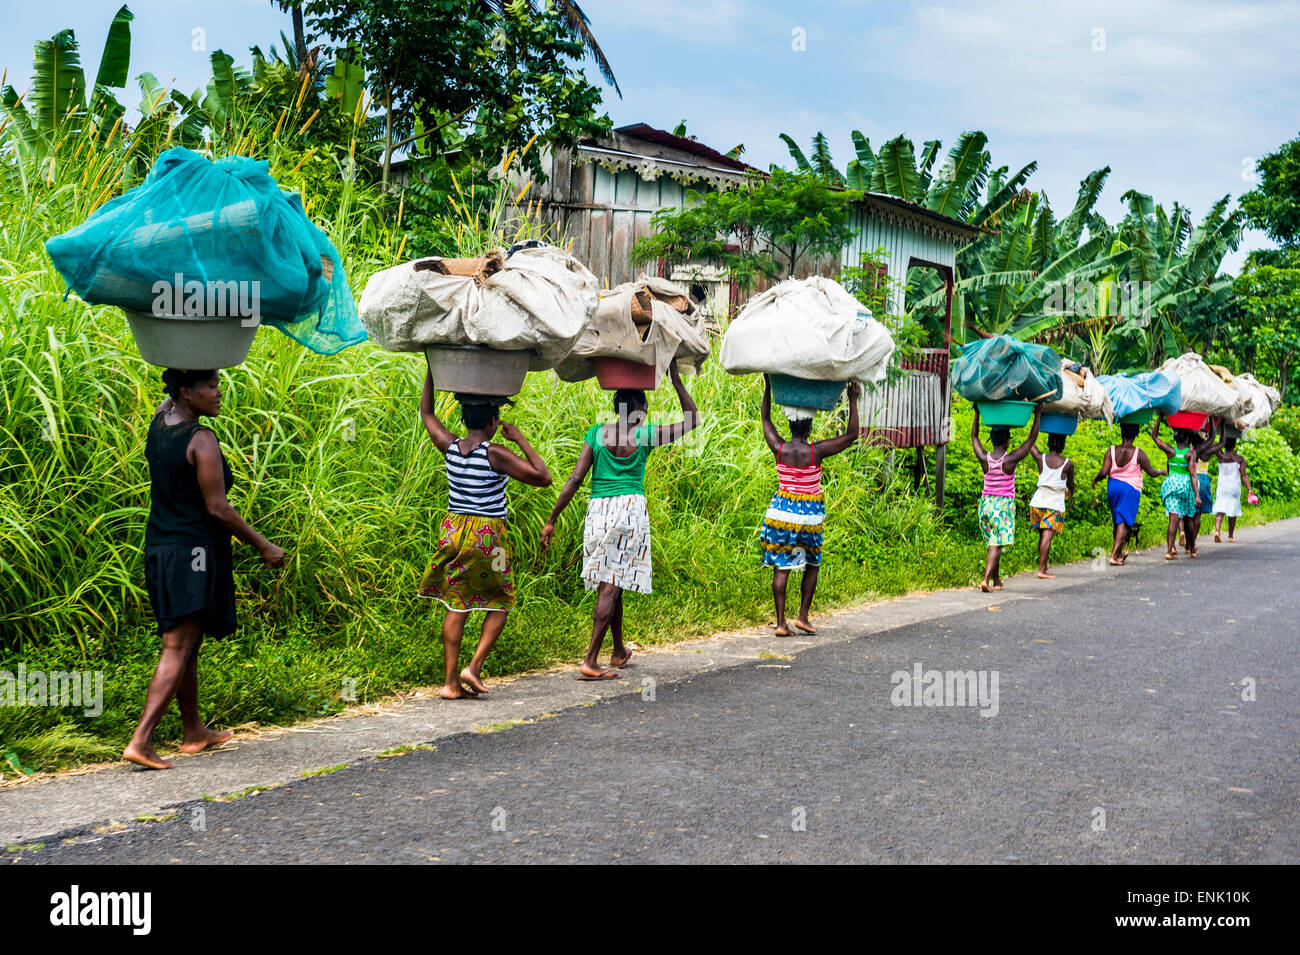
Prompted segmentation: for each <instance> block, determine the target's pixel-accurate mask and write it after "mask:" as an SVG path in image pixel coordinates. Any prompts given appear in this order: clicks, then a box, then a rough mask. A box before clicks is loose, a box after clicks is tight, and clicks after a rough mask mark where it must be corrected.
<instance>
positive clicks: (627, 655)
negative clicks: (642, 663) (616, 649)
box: [609, 645, 634, 670]
mask: <svg viewBox="0 0 1300 955" xmlns="http://www.w3.org/2000/svg"><path fill="white" fill-rule="evenodd" d="M633 649H634V648H633V647H632V646H630V645H628V646H624V647H623V655H622V656H621V657H620V656H617V655H615V654H613V653H611V654H610V655H609V665H610V666H612V667H618V668H619V669H620V670H621V669H623V668H624V667H625V666H627V661H628V660H631V659H632V650H633Z"/></svg>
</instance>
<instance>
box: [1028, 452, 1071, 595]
mask: <svg viewBox="0 0 1300 955" xmlns="http://www.w3.org/2000/svg"><path fill="white" fill-rule="evenodd" d="M1029 453H1030V454H1032V455H1033V456H1034V463H1035V464H1037V465H1038V487H1037V488H1035V489H1034V496H1033V497H1032V498H1030V500H1029V526H1030V527H1032V528H1035V529H1036V530H1037V531H1038V571H1037V576H1039V577H1041V578H1042V579H1044V580H1055V579H1056V575H1055V574H1052V573H1049V572H1048V570H1047V558H1048V557H1049V556H1050V554H1051V552H1052V537H1053V536H1054V535H1056V534H1059V533H1060V532H1061V531H1063V530H1065V499H1066V498H1067V497H1071V496H1073V495H1074V462H1073V461H1071V460H1070V459H1069V458H1067V457H1065V435H1063V434H1049V435H1048V436H1047V453H1046V454H1043V453H1042V452H1040V451H1039V450H1038V446H1037V445H1034V446H1032V447H1031V448H1030V449H1029Z"/></svg>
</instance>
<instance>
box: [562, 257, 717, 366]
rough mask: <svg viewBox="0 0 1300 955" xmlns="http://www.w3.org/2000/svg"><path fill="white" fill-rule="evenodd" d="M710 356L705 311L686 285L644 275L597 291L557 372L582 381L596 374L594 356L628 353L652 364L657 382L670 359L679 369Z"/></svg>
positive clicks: (623, 356) (703, 360)
mask: <svg viewBox="0 0 1300 955" xmlns="http://www.w3.org/2000/svg"><path fill="white" fill-rule="evenodd" d="M647 315H648V316H649V323H648V325H647V324H645V322H646V316H647ZM638 322H641V323H642V324H641V325H640V327H638ZM708 357H709V333H708V330H707V329H706V328H705V327H704V315H703V314H702V313H701V312H700V310H699V309H697V308H696V307H695V306H694V304H692V302H691V299H690V294H689V293H688V292H687V291H686V289H684V288H682V287H681V286H679V285H675V284H673V283H672V282H669V281H668V280H667V279H661V278H658V277H657V276H646V275H642V276H639V277H638V278H637V279H636V280H634V281H632V282H624V283H623V284H622V285H618V286H615V287H614V288H612V289H607V290H605V291H603V292H601V293H600V302H599V304H598V305H597V307H596V312H595V314H594V315H593V316H592V319H591V321H590V322H589V323H588V325H587V327H586V328H585V329H584V330H583V332H582V334H581V335H580V336H579V337H578V339H577V341H575V342H574V345H573V350H572V351H571V352H570V353H569V355H568V356H567V357H566V358H565V359H564V361H562V362H560V363H559V365H557V367H556V369H555V373H556V374H557V375H559V376H560V378H562V379H564V380H565V381H581V380H583V379H584V378H590V377H592V376H593V375H594V374H595V373H596V372H595V370H594V369H593V368H592V365H591V359H592V358H626V359H628V360H629V361H635V362H639V363H640V364H643V365H654V366H655V380H656V381H659V380H661V379H662V378H663V376H664V375H665V374H667V372H668V365H669V363H670V362H672V361H673V360H674V359H676V361H677V363H678V367H679V368H682V369H683V370H688V371H696V372H698V371H699V370H700V368H701V367H702V366H703V364H704V362H705V360H706V359H707V358H708Z"/></svg>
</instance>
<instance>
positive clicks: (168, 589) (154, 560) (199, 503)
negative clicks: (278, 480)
mask: <svg viewBox="0 0 1300 955" xmlns="http://www.w3.org/2000/svg"><path fill="white" fill-rule="evenodd" d="M163 383H164V385H165V386H166V390H167V394H168V396H169V397H168V398H167V400H166V401H164V402H163V403H162V404H161V405H160V406H159V408H158V411H157V412H156V413H155V414H154V418H153V421H152V422H151V423H150V425H149V436H148V437H147V438H146V439H145V446H144V448H145V450H144V454H145V459H146V460H147V461H148V462H149V485H150V505H149V523H148V525H147V526H146V528H145V534H144V569H145V583H146V586H147V587H148V590H149V602H150V603H151V604H152V605H153V612H154V617H155V618H157V621H158V634H159V636H161V637H162V656H161V658H160V659H159V661H158V666H157V668H156V669H155V670H154V675H153V679H152V680H150V681H149V692H148V695H147V696H146V698H145V705H144V714H143V715H142V716H141V718H140V725H139V726H137V727H136V729H135V733H134V735H132V737H131V742H130V743H128V744H127V747H126V750H125V751H124V752H123V753H122V756H123V758H125V759H128V760H130V761H131V762H133V763H139V764H140V765H141V766H146V767H148V768H150V769H170V768H171V763H169V762H167V761H166V760H164V759H161V758H159V756H158V754H157V753H156V752H154V749H153V732H154V729H155V728H156V727H157V726H158V722H159V720H161V719H162V716H163V714H164V713H165V712H166V711H167V707H168V706H169V705H170V703H171V701H172V697H175V698H176V703H177V705H178V706H179V707H180V711H181V722H182V724H183V726H184V734H183V736H182V739H181V750H182V752H186V753H197V752H199V751H201V750H203V749H206V748H207V747H209V746H213V745H219V744H221V743H224V742H225V741H226V740H228V739H230V736H231V734H230V733H229V732H216V731H213V730H210V729H208V728H207V727H206V726H205V725H203V720H202V719H201V718H200V717H199V706H198V659H199V645H200V644H201V643H202V642H203V635H204V634H210V635H212V636H216V637H221V636H225V635H227V634H230V633H233V632H234V630H235V578H234V573H233V570H232V563H231V549H230V535H231V534H235V535H237V536H238V537H239V538H240V540H243V541H245V542H247V543H249V544H252V545H253V546H254V547H256V548H257V549H258V550H259V551H260V552H261V554H262V559H263V560H264V561H265V562H266V566H268V567H280V566H283V564H284V551H283V550H281V549H280V548H279V547H276V546H275V545H274V544H272V543H271V542H269V541H268V540H267V539H266V538H265V537H263V536H262V535H261V534H259V533H257V531H255V530H253V528H252V527H250V526H249V525H248V524H247V523H246V522H245V521H244V519H243V518H242V517H240V516H239V514H238V512H236V511H235V509H234V508H233V507H231V506H230V502H229V501H228V500H227V499H226V495H227V494H228V493H229V492H230V488H231V486H232V485H233V484H234V479H233V477H232V476H231V473H230V466H229V465H228V464H227V463H226V459H225V457H224V456H223V455H222V453H221V448H220V446H219V445H218V444H217V437H216V435H215V434H213V432H212V430H211V429H209V428H205V427H202V426H201V425H200V424H199V417H200V416H201V415H207V416H209V417H212V418H215V417H216V416H217V415H218V414H219V413H220V410H221V388H220V384H219V382H218V380H217V373H216V372H215V371H179V370H176V369H172V368H169V369H167V371H165V372H164V373H163Z"/></svg>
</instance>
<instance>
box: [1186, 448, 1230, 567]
mask: <svg viewBox="0 0 1300 955" xmlns="http://www.w3.org/2000/svg"><path fill="white" fill-rule="evenodd" d="M1192 443H1193V445H1194V447H1195V448H1196V517H1195V518H1194V519H1193V520H1192V523H1191V530H1192V536H1191V537H1190V538H1189V537H1187V536H1186V534H1184V535H1183V536H1184V538H1185V540H1186V546H1187V552H1188V553H1189V554H1190V553H1191V552H1192V551H1194V550H1196V539H1197V538H1198V537H1199V536H1200V534H1201V515H1203V514H1213V513H1214V488H1213V486H1212V483H1211V481H1210V459H1211V458H1212V457H1214V456H1215V455H1216V454H1218V453H1219V449H1220V448H1221V447H1223V439H1222V438H1221V437H1219V438H1216V437H1215V433H1214V426H1213V425H1212V424H1207V425H1206V427H1205V431H1204V432H1193V438H1192Z"/></svg>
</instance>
